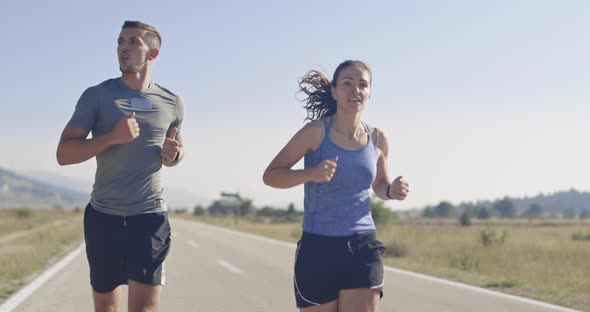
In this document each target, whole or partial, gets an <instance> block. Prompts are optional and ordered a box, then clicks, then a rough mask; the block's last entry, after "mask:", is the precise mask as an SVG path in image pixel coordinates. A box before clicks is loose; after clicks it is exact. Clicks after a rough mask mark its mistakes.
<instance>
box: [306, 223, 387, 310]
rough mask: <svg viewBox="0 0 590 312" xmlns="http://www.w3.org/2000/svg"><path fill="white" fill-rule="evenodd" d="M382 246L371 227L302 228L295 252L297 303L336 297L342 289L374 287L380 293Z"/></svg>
mask: <svg viewBox="0 0 590 312" xmlns="http://www.w3.org/2000/svg"><path fill="white" fill-rule="evenodd" d="M384 250H385V246H384V245H383V243H382V242H380V241H378V240H377V238H376V234H375V231H371V232H365V233H360V234H355V235H352V236H324V235H317V234H311V233H305V232H304V233H303V235H302V237H301V240H300V241H299V242H298V243H297V252H296V254H295V275H294V286H295V300H296V302H297V307H298V308H305V307H310V306H315V305H320V304H324V303H328V302H330V301H334V300H337V299H338V294H339V292H340V290H343V289H354V288H370V289H376V290H378V291H379V292H380V295H381V297H383V257H382V254H383V251H384Z"/></svg>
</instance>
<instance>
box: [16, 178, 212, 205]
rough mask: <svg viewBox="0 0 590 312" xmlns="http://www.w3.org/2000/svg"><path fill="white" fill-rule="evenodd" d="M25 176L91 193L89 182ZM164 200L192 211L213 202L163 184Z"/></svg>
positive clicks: (90, 183) (90, 182)
mask: <svg viewBox="0 0 590 312" xmlns="http://www.w3.org/2000/svg"><path fill="white" fill-rule="evenodd" d="M25 175H26V176H28V177H29V178H32V179H36V180H39V181H41V182H45V183H48V184H52V185H58V186H61V187H66V188H71V189H74V190H77V191H80V192H87V193H90V192H91V191H92V185H93V182H92V181H90V180H83V179H75V178H70V177H64V176H61V175H59V174H55V173H52V172H46V171H31V172H27V173H25ZM164 198H165V199H166V202H167V203H168V208H170V209H181V208H186V209H190V210H192V208H193V207H195V205H203V206H208V205H209V203H211V202H212V201H213V200H212V199H208V198H206V197H204V196H200V195H197V194H195V193H193V192H191V191H187V190H184V189H179V188H174V187H166V185H165V184H164Z"/></svg>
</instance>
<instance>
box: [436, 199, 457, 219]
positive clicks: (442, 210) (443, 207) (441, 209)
mask: <svg viewBox="0 0 590 312" xmlns="http://www.w3.org/2000/svg"><path fill="white" fill-rule="evenodd" d="M434 212H435V214H436V216H437V217H439V218H448V217H452V216H454V215H456V214H457V213H456V210H455V206H453V204H451V203H449V202H447V201H442V202H440V203H439V204H438V205H436V207H434Z"/></svg>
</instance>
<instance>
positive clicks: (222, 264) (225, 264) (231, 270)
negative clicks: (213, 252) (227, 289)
mask: <svg viewBox="0 0 590 312" xmlns="http://www.w3.org/2000/svg"><path fill="white" fill-rule="evenodd" d="M217 263H219V264H220V265H221V266H222V267H224V268H226V269H228V270H229V271H230V272H232V273H240V272H242V271H241V270H240V269H238V268H236V267H235V266H233V265H231V264H229V263H228V262H227V261H225V260H221V259H217Z"/></svg>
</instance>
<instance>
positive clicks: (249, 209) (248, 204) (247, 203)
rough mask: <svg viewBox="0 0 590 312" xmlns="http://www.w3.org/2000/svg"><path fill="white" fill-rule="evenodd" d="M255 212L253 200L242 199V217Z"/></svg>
mask: <svg viewBox="0 0 590 312" xmlns="http://www.w3.org/2000/svg"><path fill="white" fill-rule="evenodd" d="M253 212H254V206H253V205H252V200H250V199H242V201H241V203H240V215H241V216H246V215H249V214H251V213H253Z"/></svg>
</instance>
